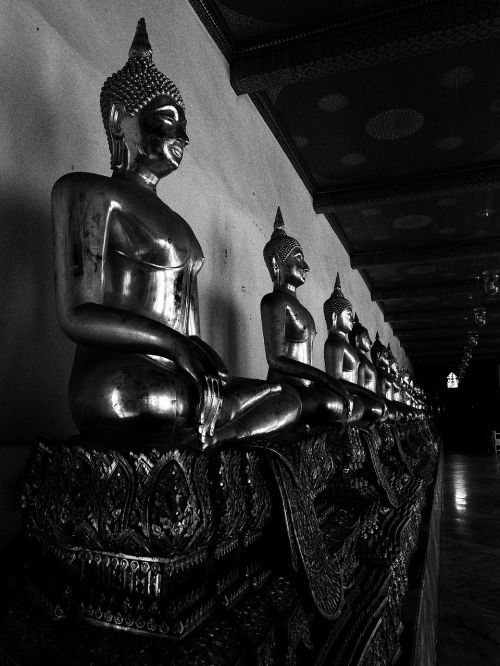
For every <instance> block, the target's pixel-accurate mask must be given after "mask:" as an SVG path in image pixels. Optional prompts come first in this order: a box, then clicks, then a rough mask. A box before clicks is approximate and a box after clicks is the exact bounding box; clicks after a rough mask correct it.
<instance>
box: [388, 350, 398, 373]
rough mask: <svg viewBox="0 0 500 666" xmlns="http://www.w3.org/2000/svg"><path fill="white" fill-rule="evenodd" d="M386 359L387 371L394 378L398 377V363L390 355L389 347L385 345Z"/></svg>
mask: <svg viewBox="0 0 500 666" xmlns="http://www.w3.org/2000/svg"><path fill="white" fill-rule="evenodd" d="M387 357H388V359H389V370H390V372H391V374H392V375H393V376H394V377H399V363H398V361H397V359H396V357H395V356H394V354H393V353H392V350H391V345H390V344H389V345H387Z"/></svg>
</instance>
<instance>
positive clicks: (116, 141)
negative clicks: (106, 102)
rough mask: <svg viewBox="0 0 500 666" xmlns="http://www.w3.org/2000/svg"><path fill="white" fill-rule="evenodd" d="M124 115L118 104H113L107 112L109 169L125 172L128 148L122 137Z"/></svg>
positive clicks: (120, 105) (121, 106)
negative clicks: (109, 140)
mask: <svg viewBox="0 0 500 666" xmlns="http://www.w3.org/2000/svg"><path fill="white" fill-rule="evenodd" d="M125 114H126V111H125V107H124V106H123V104H121V103H120V102H113V104H112V105H111V109H110V111H109V118H108V128H109V135H110V137H111V168H112V169H113V170H114V171H125V169H126V168H127V166H128V158H129V153H128V148H127V144H126V143H125V139H124V137H123V129H122V120H123V118H124V116H125Z"/></svg>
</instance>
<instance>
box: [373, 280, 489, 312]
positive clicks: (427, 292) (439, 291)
mask: <svg viewBox="0 0 500 666" xmlns="http://www.w3.org/2000/svg"><path fill="white" fill-rule="evenodd" d="M476 290H477V281H473V280H455V281H454V282H445V283H440V284H420V285H417V286H413V287H411V286H409V287H380V288H375V289H372V294H371V296H372V301H390V300H395V299H398V298H426V297H431V296H436V297H438V296H455V295H457V294H459V295H462V296H463V298H464V300H465V299H466V298H467V296H468V295H470V296H473V295H474V294H475V292H476ZM436 315H439V310H437V311H436Z"/></svg>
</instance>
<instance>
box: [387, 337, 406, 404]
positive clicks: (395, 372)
mask: <svg viewBox="0 0 500 666" xmlns="http://www.w3.org/2000/svg"><path fill="white" fill-rule="evenodd" d="M387 356H388V359H389V374H390V376H391V384H392V388H391V400H394V402H402V397H401V381H400V376H399V374H400V373H399V363H398V361H397V358H396V357H395V356H394V354H393V353H392V349H391V345H390V344H388V345H387Z"/></svg>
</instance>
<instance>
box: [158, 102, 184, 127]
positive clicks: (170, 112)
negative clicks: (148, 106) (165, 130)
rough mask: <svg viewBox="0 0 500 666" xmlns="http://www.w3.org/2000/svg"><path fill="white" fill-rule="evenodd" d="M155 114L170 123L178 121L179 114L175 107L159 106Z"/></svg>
mask: <svg viewBox="0 0 500 666" xmlns="http://www.w3.org/2000/svg"><path fill="white" fill-rule="evenodd" d="M155 113H157V114H158V115H159V116H160V117H161V118H163V120H167V121H169V122H170V123H174V122H177V121H178V120H179V112H178V111H177V109H176V108H175V106H170V105H169V106H160V107H159V108H158V109H155Z"/></svg>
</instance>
